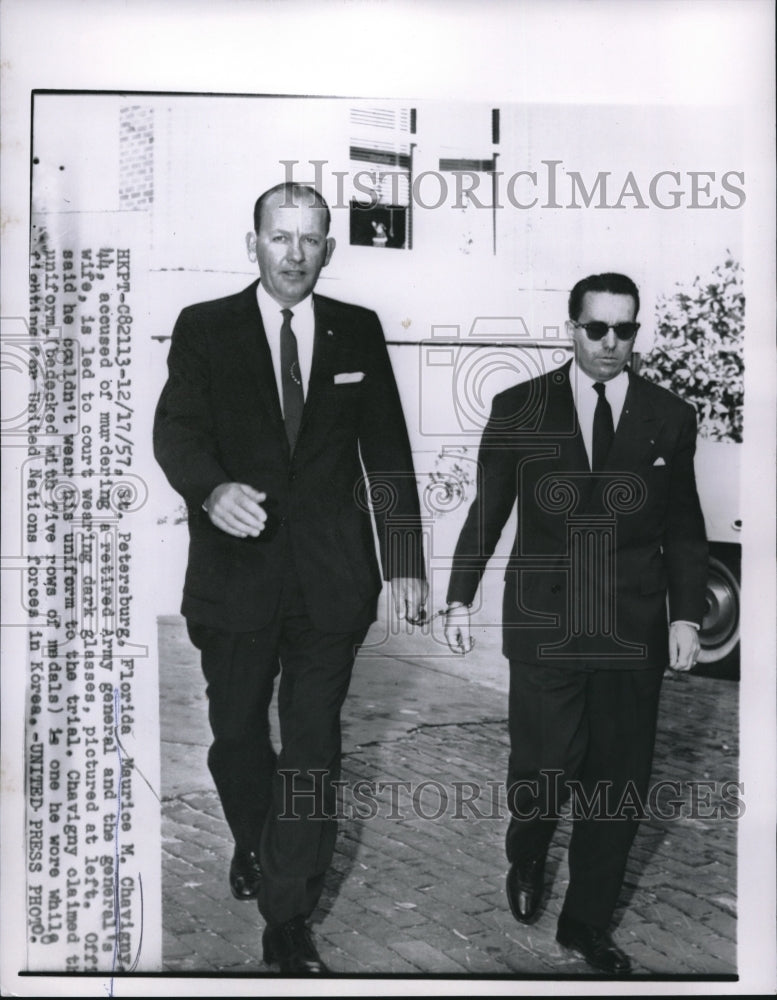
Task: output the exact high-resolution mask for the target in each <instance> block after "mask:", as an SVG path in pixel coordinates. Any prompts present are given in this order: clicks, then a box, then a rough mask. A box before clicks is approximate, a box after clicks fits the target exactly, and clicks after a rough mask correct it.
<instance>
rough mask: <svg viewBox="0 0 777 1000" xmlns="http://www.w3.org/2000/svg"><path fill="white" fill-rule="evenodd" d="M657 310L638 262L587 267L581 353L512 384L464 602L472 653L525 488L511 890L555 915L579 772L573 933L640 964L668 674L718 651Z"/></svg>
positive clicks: (686, 443) (594, 953) (498, 418)
mask: <svg viewBox="0 0 777 1000" xmlns="http://www.w3.org/2000/svg"><path fill="white" fill-rule="evenodd" d="M638 310H639V292H638V290H637V287H636V286H635V284H634V283H633V282H632V281H631V280H630V279H629V278H627V277H626V276H624V275H620V274H602V275H593V276H591V277H588V278H585V279H583V280H582V281H580V282H578V284H577V285H575V287H574V288H573V290H572V292H571V295H570V298H569V317H570V318H569V321H568V329H569V331H570V334H571V336H572V338H573V340H574V346H575V358H574V362H569V363H567V364H566V365H565V366H564V367H562V368H560V369H558V370H555V371H551V372H548V373H546V374H544V375H541V376H539V377H538V378H535V379H532V380H530V381H528V382H525V383H522V384H519V385H516V386H514V387H512V388H511V389H508V390H507V391H505V392H502V393H500V394H498V395H497V396H496V397H495V398H494V400H493V405H492V410H491V415H490V418H489V421H488V424H487V426H486V428H485V431H484V434H483V439H482V441H481V447H480V453H479V482H478V493H477V497H476V499H475V501H474V503H473V504H472V506H471V508H470V510H469V513H468V516H467V519H466V522H465V524H464V527H463V529H462V531H461V535H460V537H459V540H458V544H457V547H456V552H455V557H454V562H453V569H452V574H451V580H450V585H449V590H448V602H449V604H448V613H447V616H446V638H447V640H448V643H449V645H450V647H451V649H452V650H453V651H454V652H458V653H464V652H467V651H468V649H469V648H470V645H471V635H470V616H469V608H470V606H471V605H472V602H473V600H474V597H475V594H476V591H477V588H478V585H479V582H480V579H481V576H482V574H483V571H484V569H485V566H486V563H487V561H488V559H489V557H490V556H491V555H492V553H493V551H494V547H495V545H496V543H497V541H498V538H499V535H500V533H501V531H502V528H503V526H504V524H505V522H506V520H507V518H508V516H509V514H510V512H511V510H512V508H513V507H514V506H515V504H516V502H517V515H518V530H517V535H516V539H515V544H514V546H513V549H512V553H511V556H510V559H509V562H508V566H507V572H506V574H505V581H506V582H505V593H504V609H503V615H504V618H503V621H504V630H503V652H504V655H505V656H506V657H507V658H508V659H509V662H510V694H509V732H510V761H509V767H508V805H509V809H510V814H511V819H510V824H509V828H508V832H507V838H506V848H507V858H508V861H509V863H510V868H509V872H508V877H507V896H508V901H509V903H510V907H511V910H512V912H513V915H514V916H515V918H516V919H517V920H518V921H520V922H521V923H527V924H528V923H531V922H532V921H533V920H534V919H535V917H536V916H537V913H538V909H539V907H540V903H541V899H542V893H543V889H544V866H545V857H546V854H547V850H548V846H549V844H550V840H551V838H552V836H553V831H554V828H555V826H556V822H557V820H558V816H559V812H558V809H559V806H560V805H561V804H563V802H565V801H566V799H567V798H568V797H569V794H570V791H571V790H572V788H573V787H574V791H575V799H574V812H573V832H572V838H571V843H570V848H569V872H570V875H569V888H568V891H567V893H566V897H565V900H564V905H563V908H562V912H561V915H560V918H559V922H558V928H557V939H558V941H559V942H560V943H561V944H562V945H564V946H568V947H571V948H573V949H575V950H577V951H578V952H580V953H581V954H582V955H583V956H584V957H585V959H586V960H587V961H588V962H589V963H590V964H591V965H593V966H594V967H596V968H598V969H601V970H604V971H606V972H614V973H625V972H628V971H630V963H629V960H628V958H627V956H626V955H625V954H624V953H623V952H622V951H621V949H620V948H618V947H617V945H616V944H615V943H614V942H613V940H612V938H611V936H610V933H609V930H608V927H609V925H610V923H611V918H612V915H613V911H614V909H615V905H616V902H617V899H618V895H619V892H620V888H621V885H622V881H623V873H624V870H625V865H626V859H627V856H628V852H629V849H630V846H631V843H632V840H633V838H634V834H635V832H636V827H637V819H638V817H639V815H640V814H641V808H640V806H641V805H643V804H644V803H645V801H646V797H645V796H646V793H647V790H648V781H649V777H650V768H651V762H652V754H653V746H654V740H655V729H656V716H657V711H658V697H659V689H660V686H661V680H662V676H663V672H664V669H665V668H666V667H667V665H668V666H670V667H672V668H673V669H675V670H688V669H690V668H691V667H692V666H693V664H694V662H695V659H696V657H697V655H698V650H699V640H698V628H699V625H700V623H701V621H702V617H703V613H704V599H705V584H706V570H707V542H706V536H705V528H704V520H703V517H702V512H701V509H700V506H699V500H698V495H697V491H696V483H695V478H694V468H693V456H694V450H695V443H696V418H695V413H694V410H693V409H692V407H691V406H690V405H688V404H687V403H685V402H683V401H682V400H680V399H679V398H678V397H677V396H675V395H674V394H673V393H671V392H668V391H667V390H666V389H662V388H659V387H658V386H655V385H652V384H651V383H649V382H647V381H646V380H645V379H642V378H640V377H639V376H638V375H636V374H635V373H634V372H633V371H631V370H630V368H629V367H627V366H628V362H629V360H630V358H631V353H632V347H633V344H634V337H635V336H636V333H637V330H638V327H639V324H638V323H637V322H636V317H637V313H638ZM667 597H668V611H669V621H670V622H671V624H668V620H667Z"/></svg>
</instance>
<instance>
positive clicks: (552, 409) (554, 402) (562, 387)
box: [543, 361, 591, 472]
mask: <svg viewBox="0 0 777 1000" xmlns="http://www.w3.org/2000/svg"><path fill="white" fill-rule="evenodd" d="M571 368H572V362H571V361H568V362H567V363H566V364H565V365H563V366H562V367H561V368H559V369H557V371H555V372H551V373H550V375H549V376H548V378H549V390H548V411H547V415H546V420H545V422H544V426H543V430H545V431H549V432H550V434H551V435H553V436H554V437H555V439H556V440H557V442H558V444H559V449H560V453H559V465H560V466H561V467H563V468H564V469H568V470H569V471H570V472H590V469H591V467H590V465H589V464H588V454H587V452H586V450H585V443H584V442H583V434H582V431H581V430H580V422H579V421H578V419H577V409H576V408H575V400H574V396H573V395H572V386H571V384H570V372H571Z"/></svg>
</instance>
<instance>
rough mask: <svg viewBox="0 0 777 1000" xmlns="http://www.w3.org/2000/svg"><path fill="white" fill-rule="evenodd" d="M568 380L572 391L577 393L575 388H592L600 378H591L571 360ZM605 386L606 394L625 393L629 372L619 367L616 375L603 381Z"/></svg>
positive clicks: (582, 389)
mask: <svg viewBox="0 0 777 1000" xmlns="http://www.w3.org/2000/svg"><path fill="white" fill-rule="evenodd" d="M569 381H570V382H571V384H572V392H573V393H575V394H577V390H578V389H580V390H581V391H584V390H586V389H590V388H592V387H593V386H594V385H595V384H596V383H597V382H601V381H602V380H601V379H597V378H591V376H590V375H589V374H588V373H587V372H584V371H583V369H582V368H581V367H580V365H579V364H578V363H577V361H576V360H575V361H573V362H572V368H571V370H570V372H569ZM603 384H604V385H605V386H606V387H607V388H606V392H607V395H608V396H609V395H616V394H617V395H619V396H620V395H625V393H626V389H627V388H628V384H629V373H628V371H627V369H626V368H623V369H621V371H619V372H618V374H617V375H615V376H614V377H613V378H611V379H608V380H607V381H606V382H604V383H603Z"/></svg>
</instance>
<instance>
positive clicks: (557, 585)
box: [550, 583, 561, 594]
mask: <svg viewBox="0 0 777 1000" xmlns="http://www.w3.org/2000/svg"><path fill="white" fill-rule="evenodd" d="M560 590H561V584H560V583H554V584H553V586H552V587H551V588H550V592H551V594H557V593H558V592H559V591H560Z"/></svg>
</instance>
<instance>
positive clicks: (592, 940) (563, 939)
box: [556, 913, 631, 975]
mask: <svg viewBox="0 0 777 1000" xmlns="http://www.w3.org/2000/svg"><path fill="white" fill-rule="evenodd" d="M556 940H557V941H558V943H559V944H560V945H563V946H564V947H565V948H571V949H572V950H573V951H576V952H578V953H579V954H580V955H582V956H583V958H584V959H585V960H586V962H588V964H589V965H592V966H593V967H594V968H595V969H599V970H601V971H602V972H611V973H615V974H620V975H625V974H626V973H628V972H631V962H630V961H629V959H628V956H627V955H625V954H624V953H623V952H622V951H621V950H620V948H619V947H618V946H617V945H616V944H615V943H614V942H613V940H612V938H611V937H610V935H609V934H608V933H607V931H600V930H598V929H597V928H596V927H589V926H588V924H583V923H581V922H580V921H579V920H574V919H573V918H572V917H567V916H565V915H564V914H563V913H562V914H561V915H560V916H559V918H558V929H557V931H556Z"/></svg>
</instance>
